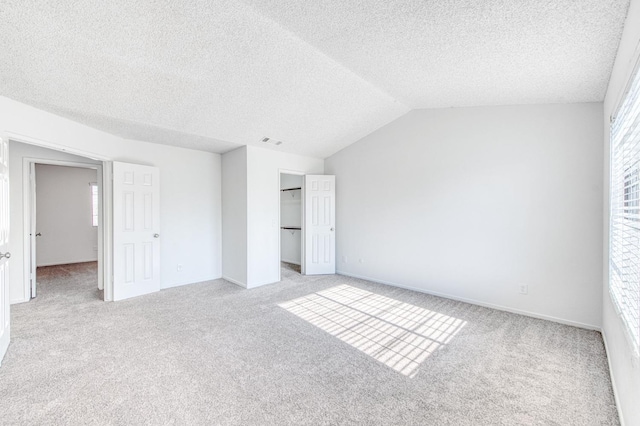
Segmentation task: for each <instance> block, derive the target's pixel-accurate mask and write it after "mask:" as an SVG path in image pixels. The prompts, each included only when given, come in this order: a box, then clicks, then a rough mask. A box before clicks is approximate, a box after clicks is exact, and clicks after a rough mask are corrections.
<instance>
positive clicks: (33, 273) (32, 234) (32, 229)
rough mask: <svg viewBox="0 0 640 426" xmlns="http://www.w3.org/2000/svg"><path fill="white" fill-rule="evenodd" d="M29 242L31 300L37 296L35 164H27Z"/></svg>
mask: <svg viewBox="0 0 640 426" xmlns="http://www.w3.org/2000/svg"><path fill="white" fill-rule="evenodd" d="M29 203H30V204H29V205H30V208H31V211H30V212H29V215H30V220H29V241H30V246H29V247H31V249H30V251H29V283H30V288H31V298H32V299H33V298H34V297H36V296H37V295H38V288H37V286H38V283H37V282H36V281H37V279H36V278H37V261H36V238H37V237H38V234H37V232H36V211H37V208H36V163H29Z"/></svg>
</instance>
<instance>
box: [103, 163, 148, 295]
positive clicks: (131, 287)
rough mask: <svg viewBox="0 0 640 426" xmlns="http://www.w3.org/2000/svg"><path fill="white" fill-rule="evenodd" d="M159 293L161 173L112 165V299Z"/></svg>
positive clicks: (143, 168)
mask: <svg viewBox="0 0 640 426" xmlns="http://www.w3.org/2000/svg"><path fill="white" fill-rule="evenodd" d="M159 290H160V171H159V169H158V168H157V167H149V166H141V165H138V164H127V163H118V162H114V163H113V300H122V299H128V298H130V297H135V296H140V295H143V294H148V293H153V292H156V291H159Z"/></svg>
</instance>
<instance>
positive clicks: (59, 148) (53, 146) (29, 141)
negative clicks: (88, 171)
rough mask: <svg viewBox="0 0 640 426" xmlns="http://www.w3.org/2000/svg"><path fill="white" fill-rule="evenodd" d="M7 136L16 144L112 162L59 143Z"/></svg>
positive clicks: (103, 157) (101, 156) (9, 134)
mask: <svg viewBox="0 0 640 426" xmlns="http://www.w3.org/2000/svg"><path fill="white" fill-rule="evenodd" d="M5 135H6V137H7V139H8V140H9V141H11V140H13V141H15V142H20V143H26V144H29V145H36V146H41V147H43V148H48V149H52V150H54V151H61V152H66V153H68V154H73V155H77V156H80V157H85V158H89V159H90V160H97V161H103V162H104V161H109V160H111V158H109V157H105V156H103V155H99V154H95V153H93V152H89V151H82V150H80V149H76V148H70V147H68V146H65V145H61V144H58V143H54V142H49V141H44V140H42V139H38V138H33V137H31V136H27V135H21V134H20V133H14V132H5Z"/></svg>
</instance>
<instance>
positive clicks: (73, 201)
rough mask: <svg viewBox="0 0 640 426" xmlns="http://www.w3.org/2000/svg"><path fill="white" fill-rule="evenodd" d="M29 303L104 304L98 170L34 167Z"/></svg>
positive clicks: (94, 167) (93, 167)
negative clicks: (54, 300)
mask: <svg viewBox="0 0 640 426" xmlns="http://www.w3.org/2000/svg"><path fill="white" fill-rule="evenodd" d="M30 167H31V168H32V169H33V170H32V172H33V179H32V183H33V188H32V193H31V201H32V203H31V212H30V216H31V223H30V236H31V244H32V247H31V250H30V252H31V256H30V259H29V262H30V267H31V274H32V275H31V279H30V281H31V283H30V284H31V298H32V299H33V298H37V297H41V294H43V295H44V297H47V298H50V297H61V296H63V295H64V296H63V297H64V299H69V298H70V297H71V296H75V295H80V294H82V296H83V297H84V298H87V299H95V298H99V299H100V300H104V294H103V291H102V289H101V288H100V286H99V284H98V283H99V279H98V277H99V273H98V267H99V264H100V263H101V262H100V260H99V256H98V236H99V232H98V231H99V229H98V228H99V225H100V219H101V214H100V191H99V185H98V166H97V165H87V164H81V163H79V164H75V165H73V164H71V163H68V164H65V165H60V164H48V163H42V162H32V163H31V164H30Z"/></svg>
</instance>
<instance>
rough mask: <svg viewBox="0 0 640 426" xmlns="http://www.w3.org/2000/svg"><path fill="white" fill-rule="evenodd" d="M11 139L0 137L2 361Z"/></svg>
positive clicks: (0, 352) (6, 331) (1, 355)
mask: <svg viewBox="0 0 640 426" xmlns="http://www.w3.org/2000/svg"><path fill="white" fill-rule="evenodd" d="M8 250H9V141H8V140H5V139H0V363H1V362H2V358H4V354H5V353H6V352H7V348H8V347H9V338H10V334H11V333H10V326H9V325H10V324H9V258H10V257H11V253H9V251H8Z"/></svg>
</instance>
